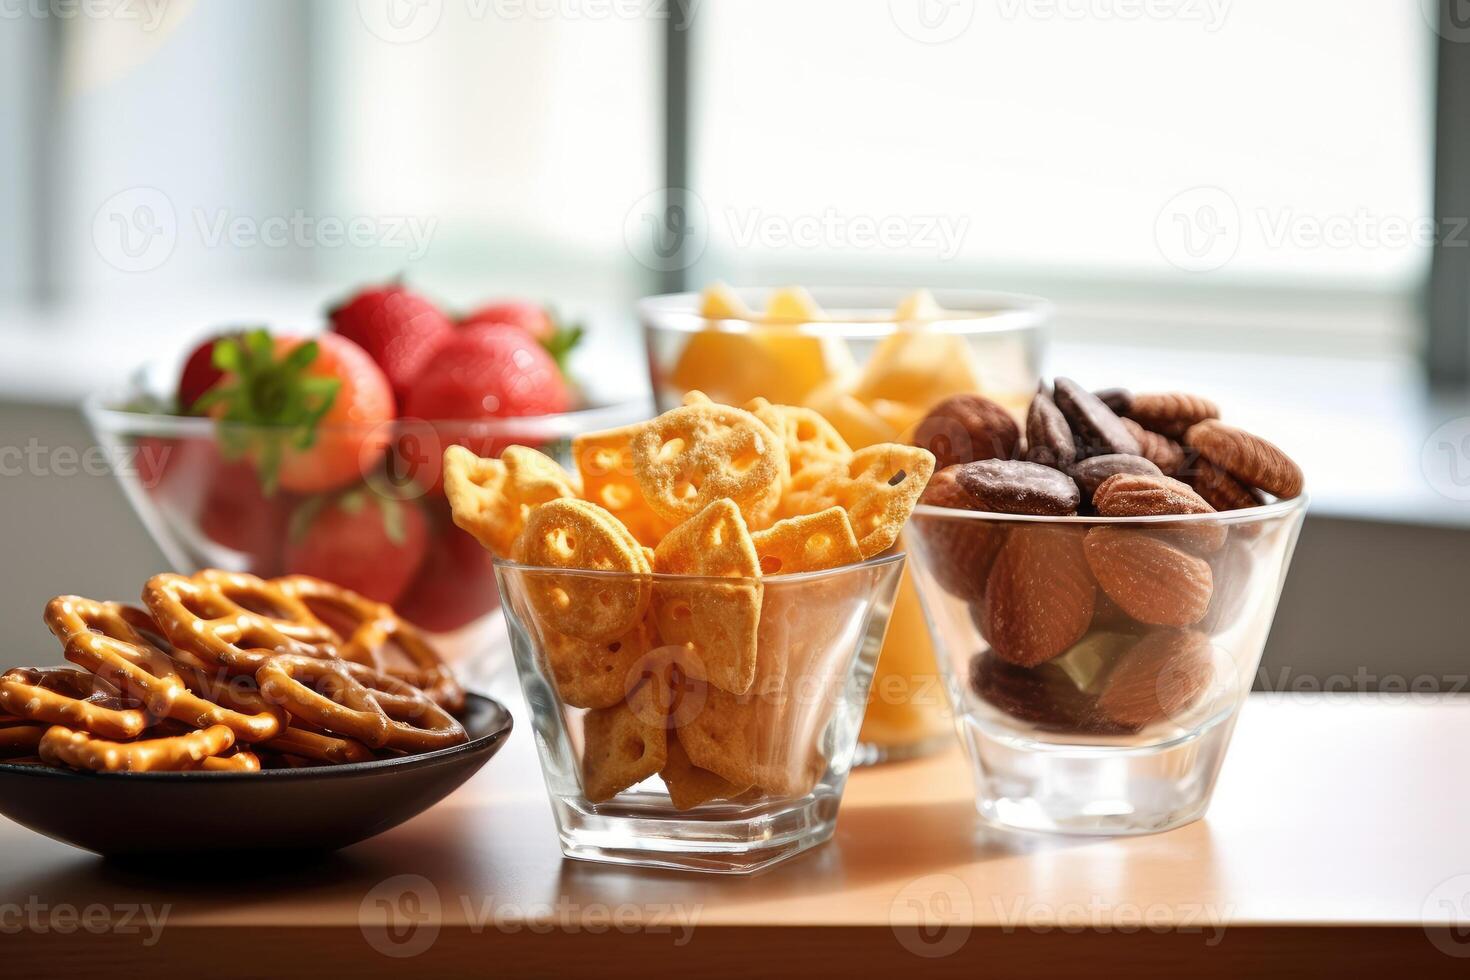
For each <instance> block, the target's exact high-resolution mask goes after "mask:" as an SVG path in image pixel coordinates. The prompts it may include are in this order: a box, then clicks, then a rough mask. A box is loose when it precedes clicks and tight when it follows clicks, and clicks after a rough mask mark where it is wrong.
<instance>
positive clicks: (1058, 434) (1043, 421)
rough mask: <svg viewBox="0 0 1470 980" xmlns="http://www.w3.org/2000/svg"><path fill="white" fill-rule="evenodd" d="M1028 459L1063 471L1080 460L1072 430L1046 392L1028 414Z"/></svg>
mask: <svg viewBox="0 0 1470 980" xmlns="http://www.w3.org/2000/svg"><path fill="white" fill-rule="evenodd" d="M1026 459H1027V460H1029V461H1030V462H1033V463H1040V464H1041V465H1042V466H1052V467H1055V468H1056V469H1059V470H1065V469H1067V468H1068V467H1069V466H1071V465H1072V463H1073V461H1075V460H1076V459H1077V444H1076V442H1075V440H1073V438H1072V428H1071V426H1069V425H1067V419H1066V416H1064V415H1062V412H1061V409H1059V408H1057V405H1056V402H1054V401H1052V400H1051V396H1050V395H1048V394H1047V393H1046V392H1045V391H1038V392H1037V393H1036V397H1034V398H1032V399H1031V408H1030V409H1029V410H1028V411H1027V412H1026Z"/></svg>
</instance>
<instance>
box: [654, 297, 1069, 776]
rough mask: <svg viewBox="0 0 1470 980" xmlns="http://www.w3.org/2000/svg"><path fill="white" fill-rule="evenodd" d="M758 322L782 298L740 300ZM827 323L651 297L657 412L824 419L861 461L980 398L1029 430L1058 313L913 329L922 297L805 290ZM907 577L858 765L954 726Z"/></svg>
mask: <svg viewBox="0 0 1470 980" xmlns="http://www.w3.org/2000/svg"><path fill="white" fill-rule="evenodd" d="M732 292H733V293H734V294H736V295H737V296H739V298H740V299H741V301H742V302H744V303H745V305H746V306H747V307H749V308H750V309H752V310H761V309H764V308H765V305H766V302H767V300H768V299H769V298H770V295H771V293H772V292H773V290H771V289H768V288H760V287H750V288H739V289H735V290H732ZM809 292H810V294H811V295H812V297H813V299H815V300H816V302H817V303H818V305H820V306H821V308H822V310H823V312H824V314H825V315H824V317H823V318H822V319H820V320H817V321H813V322H809V323H804V322H790V321H780V322H772V321H768V320H765V319H763V318H762V317H761V316H760V315H759V314H755V315H753V316H752V317H751V318H750V319H737V320H713V319H707V318H706V317H704V316H703V315H702V313H701V306H702V299H701V295H700V294H699V293H674V294H669V295H665V296H651V297H648V298H647V299H644V300H643V301H641V302H640V303H639V304H638V314H639V318H640V320H641V321H642V323H643V333H644V339H645V341H646V344H647V348H648V363H649V371H650V379H651V382H652V384H653V391H654V398H655V400H656V401H657V403H658V408H659V409H660V410H661V411H662V410H666V409H669V408H673V407H674V406H676V405H678V404H679V400H680V399H681V398H683V396H684V394H685V393H686V392H687V391H689V390H690V389H692V388H698V389H700V390H701V391H703V392H704V393H705V394H707V395H709V396H710V397H712V398H714V399H715V400H716V401H720V402H724V403H726V404H730V405H743V404H744V403H745V402H747V401H749V400H750V399H752V398H755V397H757V396H760V397H764V398H767V399H769V400H771V401H773V402H776V403H778V404H789V405H805V406H808V407H810V408H814V409H816V410H817V411H819V412H821V413H822V415H823V416H825V417H826V418H827V420H828V421H830V422H831V423H832V424H833V425H834V426H836V427H837V430H838V431H839V432H840V433H842V437H843V438H844V439H846V440H847V442H848V443H849V444H850V445H851V446H852V448H853V449H861V448H863V447H864V446H870V445H873V444H874V443H879V442H906V441H908V437H909V433H910V430H912V428H913V427H914V426H915V425H916V424H917V423H918V422H919V420H920V419H922V418H923V417H924V415H925V414H926V413H927V412H928V411H929V409H930V408H931V407H933V406H934V404H935V403H936V402H938V401H940V400H941V399H943V398H946V397H948V396H949V395H954V394H957V393H960V392H978V393H980V394H983V395H985V396H986V397H987V398H990V399H992V400H993V401H996V402H998V403H1000V404H1001V405H1004V406H1005V407H1006V408H1008V409H1009V410H1010V411H1011V412H1013V413H1014V414H1015V415H1016V418H1017V420H1018V421H1020V420H1022V419H1024V418H1025V414H1026V408H1027V406H1028V405H1029V404H1030V403H1031V396H1032V395H1033V394H1034V393H1035V392H1036V383H1037V381H1038V380H1039V379H1040V366H1041V361H1042V357H1043V354H1044V352H1045V346H1046V339H1047V337H1046V325H1047V323H1048V321H1049V320H1050V317H1051V305H1050V304H1049V303H1047V302H1046V301H1045V300H1042V299H1039V298H1037V297H1035V296H1025V295H1021V294H1017V293H1000V292H987V291H982V290H973V289H949V290H945V289H940V290H935V291H934V294H933V296H934V300H935V301H936V303H937V304H938V305H939V307H940V308H941V309H942V310H943V311H944V312H943V313H942V314H941V315H940V316H938V317H937V318H934V319H928V320H921V321H912V322H911V321H904V320H899V319H897V318H896V316H895V313H896V310H897V309H898V308H899V307H900V306H901V305H902V304H903V303H904V300H905V298H906V297H908V296H909V295H910V294H911V293H912V292H913V290H911V289H899V288H894V287H885V286H875V287H823V286H817V287H813V288H811V289H810V290H809ZM934 659H935V654H934V650H933V649H932V647H931V645H930V638H929V633H928V630H926V629H925V628H924V621H923V614H922V612H921V610H920V606H919V598H918V593H917V592H916V591H915V589H914V585H913V582H912V573H910V575H908V576H906V577H905V580H904V582H903V583H902V585H900V587H899V594H898V599H897V602H896V606H895V608H894V612H893V624H892V627H891V628H890V629H889V631H888V641H887V643H886V644H885V645H884V647H883V651H882V655H881V656H880V658H879V660H878V667H877V676H876V679H875V680H874V682H873V690H872V697H871V699H870V701H869V704H868V710H867V716H866V718H865V719H864V721H863V729H862V733H861V735H860V736H859V737H860V740H861V746H860V749H859V764H867V763H873V762H885V761H893V760H900V759H907V758H911V757H913V756H917V755H922V754H924V753H927V752H930V751H932V750H934V749H936V748H939V747H941V746H943V745H947V744H949V740H950V724H949V716H948V712H947V710H946V705H945V704H944V698H943V696H942V695H941V694H940V693H939V687H940V684H939V682H938V680H937V676H936V668H935V665H934Z"/></svg>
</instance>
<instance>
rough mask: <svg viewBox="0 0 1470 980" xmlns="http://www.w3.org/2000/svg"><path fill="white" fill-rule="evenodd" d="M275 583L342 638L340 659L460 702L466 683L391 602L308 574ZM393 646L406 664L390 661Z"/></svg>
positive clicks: (442, 700) (452, 706)
mask: <svg viewBox="0 0 1470 980" xmlns="http://www.w3.org/2000/svg"><path fill="white" fill-rule="evenodd" d="M274 584H275V585H276V586H278V587H279V588H280V589H281V590H282V591H284V592H286V593H287V594H289V595H292V596H294V597H296V598H297V599H300V600H301V601H302V602H303V603H304V604H305V605H306V607H307V608H308V609H310V610H311V612H312V613H313V614H314V615H315V616H317V618H319V619H321V620H322V621H323V622H325V623H326V624H327V625H328V626H331V627H332V628H333V629H335V630H336V631H337V632H338V633H339V634H340V635H341V636H342V637H343V638H344V639H343V643H342V645H341V646H340V647H339V648H338V651H337V652H338V654H339V655H340V656H341V657H342V659H343V660H349V661H352V662H354V663H359V664H364V665H366V666H369V667H372V668H374V669H376V670H379V671H382V672H383V673H386V674H389V675H391V676H393V677H397V678H399V679H400V680H405V681H407V682H408V683H410V684H412V685H413V686H414V687H417V688H419V689H421V690H422V691H423V692H424V693H425V694H427V695H428V696H429V697H431V698H433V699H434V701H435V702H436V703H438V704H440V705H442V706H443V707H445V708H447V709H448V710H450V711H459V710H461V709H462V708H463V707H464V688H462V687H460V685H459V681H458V680H456V679H455V676H454V671H452V670H450V669H449V667H448V665H446V664H445V663H444V661H443V660H441V659H440V658H439V654H438V653H437V652H436V651H435V650H434V647H433V645H432V644H430V643H429V641H428V639H427V638H425V637H424V635H423V633H421V632H419V630H418V627H416V626H414V625H413V624H411V623H409V622H407V621H405V620H403V619H400V618H399V616H398V614H397V613H395V612H394V611H393V609H392V607H391V606H388V605H386V604H384V603H381V602H375V601H373V600H372V599H369V598H367V597H365V596H361V595H358V594H357V593H356V592H353V591H351V590H350V589H344V588H342V587H341V586H338V585H333V584H332V583H330V582H324V581H322V580H321V579H319V578H312V577H311V576H309V575H288V576H286V577H285V578H279V579H276V580H275V583H274ZM395 651H396V652H398V653H400V654H401V655H402V657H401V659H403V660H406V661H407V664H400V663H392V662H390V660H391V659H392V657H391V654H392V653H393V652H395Z"/></svg>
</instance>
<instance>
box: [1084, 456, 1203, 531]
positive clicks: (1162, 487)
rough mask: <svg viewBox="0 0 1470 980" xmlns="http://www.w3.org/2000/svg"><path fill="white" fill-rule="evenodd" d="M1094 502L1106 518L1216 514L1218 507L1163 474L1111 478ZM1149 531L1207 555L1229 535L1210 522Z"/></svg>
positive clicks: (1094, 497)
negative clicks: (1212, 505)
mask: <svg viewBox="0 0 1470 980" xmlns="http://www.w3.org/2000/svg"><path fill="white" fill-rule="evenodd" d="M1098 458H1099V459H1103V458H1106V457H1098ZM1092 503H1093V506H1094V507H1096V508H1097V512H1098V513H1099V514H1101V515H1102V516H1103V517H1160V516H1164V515H1167V514H1180V515H1183V514H1213V513H1215V508H1213V507H1211V506H1210V504H1209V502H1208V501H1206V500H1205V498H1203V497H1201V496H1200V495H1199V494H1197V493H1195V492H1194V491H1193V490H1192V489H1190V487H1189V485H1188V484H1187V483H1181V482H1180V481H1179V480H1174V479H1171V478H1169V477H1167V476H1162V475H1160V476H1150V475H1147V474H1128V473H1120V474H1117V475H1116V476H1110V477H1108V478H1107V479H1106V480H1104V481H1103V482H1102V484H1101V485H1099V486H1098V488H1097V492H1096V493H1094V494H1093V499H1092ZM1148 530H1149V531H1150V532H1152V533H1154V534H1156V535H1157V536H1158V537H1160V538H1163V539H1164V540H1166V541H1173V542H1174V543H1175V544H1177V545H1180V546H1181V547H1184V548H1188V549H1189V550H1190V551H1194V552H1197V553H1199V554H1204V555H1208V554H1213V553H1214V552H1216V551H1219V550H1220V548H1221V547H1223V546H1224V544H1225V537H1226V535H1227V534H1229V533H1230V529H1229V528H1228V527H1226V526H1225V525H1223V524H1215V523H1208V522H1206V523H1192V524H1190V525H1188V526H1187V527H1178V528H1169V527H1167V526H1164V527H1156V526H1150V528H1149V529H1148Z"/></svg>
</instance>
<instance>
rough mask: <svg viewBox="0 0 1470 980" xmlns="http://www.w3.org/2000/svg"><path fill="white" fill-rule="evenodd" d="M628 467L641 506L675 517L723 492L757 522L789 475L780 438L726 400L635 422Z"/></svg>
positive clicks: (695, 509) (682, 517)
mask: <svg viewBox="0 0 1470 980" xmlns="http://www.w3.org/2000/svg"><path fill="white" fill-rule="evenodd" d="M633 463H634V472H635V473H636V474H637V477H638V486H639V489H641V490H642V491H643V498H644V499H645V500H646V501H648V506H650V507H652V508H653V510H654V511H655V512H656V513H657V514H658V515H659V516H660V517H662V518H664V519H665V520H668V521H672V522H673V523H675V524H678V523H680V522H682V521H684V520H686V519H687V518H690V517H693V516H694V515H695V514H697V513H699V512H700V511H701V510H703V509H704V508H705V507H706V506H708V505H709V504H711V503H713V502H714V501H716V500H719V499H721V498H722V497H728V498H730V499H731V500H733V501H734V502H735V506H737V507H739V508H740V511H741V513H742V514H744V515H745V519H746V520H747V521H748V522H750V523H751V524H753V525H755V526H757V527H759V526H762V525H763V524H764V523H765V521H766V518H768V517H769V516H770V514H771V512H772V511H773V510H774V509H775V506H776V503H777V501H778V499H779V498H780V495H781V489H782V486H783V484H784V483H785V481H786V480H787V479H788V478H789V476H790V472H791V471H790V462H789V461H788V460H787V458H786V448H785V446H784V445H783V444H782V441H781V438H780V437H779V436H777V435H776V434H775V433H774V432H772V431H771V430H770V428H769V427H768V426H767V425H766V424H765V423H764V422H762V421H761V420H760V419H758V418H756V417H755V416H754V415H752V414H750V413H749V412H746V411H744V410H742V409H738V408H731V407H729V406H727V405H713V404H695V405H685V406H683V407H681V408H676V409H673V410H671V411H668V412H665V413H664V414H662V415H660V416H659V417H658V418H656V419H653V420H651V421H649V422H645V423H643V425H641V426H639V428H638V431H637V432H636V433H635V434H634V436H633Z"/></svg>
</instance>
